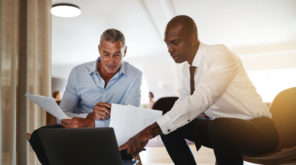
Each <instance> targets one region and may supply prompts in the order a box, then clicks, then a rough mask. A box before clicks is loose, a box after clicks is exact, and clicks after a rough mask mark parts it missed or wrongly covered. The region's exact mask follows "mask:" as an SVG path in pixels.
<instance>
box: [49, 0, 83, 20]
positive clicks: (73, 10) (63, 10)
mask: <svg viewBox="0 0 296 165" xmlns="http://www.w3.org/2000/svg"><path fill="white" fill-rule="evenodd" d="M51 14H52V15H54V16H57V17H76V16H79V15H80V14H81V10H80V8H79V7H78V6H76V5H73V4H68V3H58V4H54V5H52V8H51Z"/></svg>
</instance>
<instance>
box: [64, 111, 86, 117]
mask: <svg viewBox="0 0 296 165" xmlns="http://www.w3.org/2000/svg"><path fill="white" fill-rule="evenodd" d="M65 114H66V115H67V116H69V117H70V118H73V117H81V118H86V117H87V115H88V113H72V112H65Z"/></svg>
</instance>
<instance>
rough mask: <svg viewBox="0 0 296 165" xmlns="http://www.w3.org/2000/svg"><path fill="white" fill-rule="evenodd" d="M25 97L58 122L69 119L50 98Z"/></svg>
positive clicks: (30, 95)
mask: <svg viewBox="0 0 296 165" xmlns="http://www.w3.org/2000/svg"><path fill="white" fill-rule="evenodd" d="M26 97H27V98H28V99H29V100H31V101H33V102H34V103H35V104H37V105H39V106H40V107H41V108H43V109H44V110H45V111H47V112H48V113H50V114H52V115H53V116H54V117H56V118H57V119H58V120H62V119H69V118H70V117H69V116H67V115H66V114H65V113H64V111H63V110H62V109H61V108H60V107H59V106H58V104H57V103H56V101H55V100H54V99H53V98H51V97H45V96H39V95H32V94H29V93H27V94H26Z"/></svg>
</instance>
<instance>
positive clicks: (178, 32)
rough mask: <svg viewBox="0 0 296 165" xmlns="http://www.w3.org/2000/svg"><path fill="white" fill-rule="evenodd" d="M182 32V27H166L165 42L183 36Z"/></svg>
mask: <svg viewBox="0 0 296 165" xmlns="http://www.w3.org/2000/svg"><path fill="white" fill-rule="evenodd" d="M183 30H184V28H183V26H182V25H174V26H168V27H167V28H166V31H165V40H167V39H173V38H179V37H181V36H182V35H183Z"/></svg>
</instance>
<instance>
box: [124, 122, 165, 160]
mask: <svg viewBox="0 0 296 165" xmlns="http://www.w3.org/2000/svg"><path fill="white" fill-rule="evenodd" d="M160 134H161V130H160V128H159V125H158V124H157V123H156V122H155V123H153V124H152V125H150V126H149V127H147V128H145V129H144V130H143V131H141V132H139V133H138V134H137V135H135V136H134V137H132V138H130V139H129V140H128V141H127V142H126V143H125V144H123V145H122V146H120V147H119V150H120V151H121V150H124V149H127V152H128V153H129V154H131V155H132V156H136V155H138V153H139V152H141V151H143V150H145V148H144V147H145V146H146V144H147V143H148V141H149V139H152V138H153V137H155V136H157V135H160Z"/></svg>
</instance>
